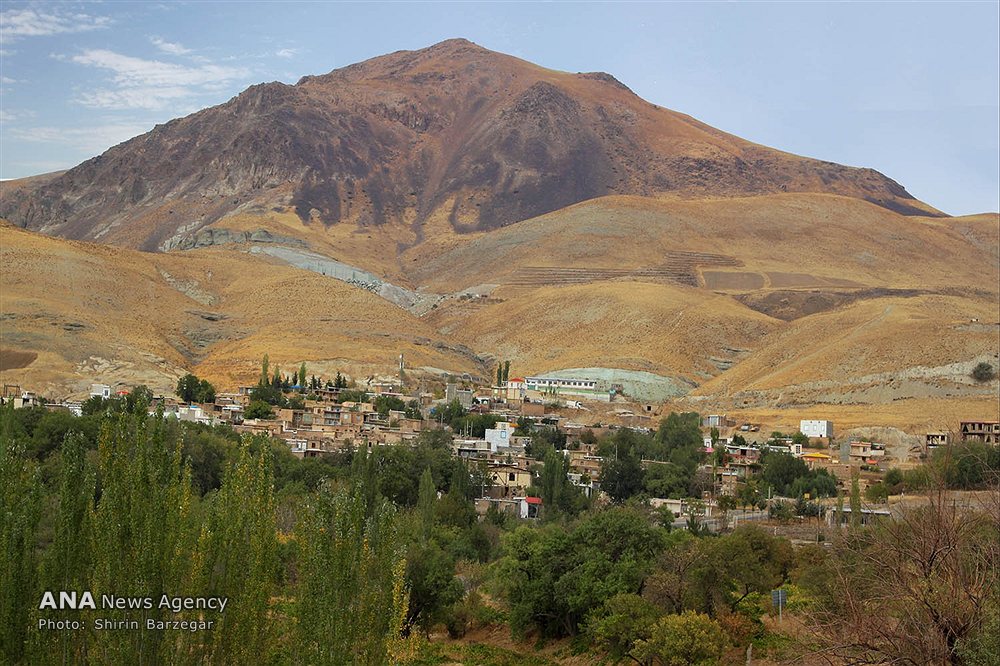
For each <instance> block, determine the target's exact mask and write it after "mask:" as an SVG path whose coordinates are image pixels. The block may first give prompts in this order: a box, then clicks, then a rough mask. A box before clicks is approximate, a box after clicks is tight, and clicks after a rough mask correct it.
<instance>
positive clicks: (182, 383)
mask: <svg viewBox="0 0 1000 666" xmlns="http://www.w3.org/2000/svg"><path fill="white" fill-rule="evenodd" d="M200 392H201V382H200V380H199V379H198V378H197V377H195V376H194V375H192V374H191V373H190V372H189V373H188V374H186V375H184V376H183V377H181V378H180V379H178V380H177V389H176V391H175V393H176V394H177V397H178V398H180V399H181V400H182V401H183V402H197V400H198V395H199V393H200Z"/></svg>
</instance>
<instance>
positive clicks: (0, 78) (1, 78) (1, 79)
mask: <svg viewBox="0 0 1000 666" xmlns="http://www.w3.org/2000/svg"><path fill="white" fill-rule="evenodd" d="M0 83H17V79H12V78H10V77H9V76H0Z"/></svg>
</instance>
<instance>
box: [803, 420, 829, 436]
mask: <svg viewBox="0 0 1000 666" xmlns="http://www.w3.org/2000/svg"><path fill="white" fill-rule="evenodd" d="M799 432H801V433H802V434H803V435H805V436H806V437H827V438H829V437H833V421H816V420H813V419H803V420H802V421H799Z"/></svg>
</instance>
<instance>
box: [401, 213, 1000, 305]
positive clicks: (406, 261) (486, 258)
mask: <svg viewBox="0 0 1000 666" xmlns="http://www.w3.org/2000/svg"><path fill="white" fill-rule="evenodd" d="M997 227H998V217H997V216H996V215H982V216H972V217H968V218H947V219H938V218H924V217H913V216H909V217H908V216H903V215H899V214H897V213H894V212H892V211H889V210H886V209H885V208H881V207H879V206H875V205H873V204H870V203H867V202H864V201H860V200H857V199H852V198H848V197H840V196H834V195H823V194H780V195H771V196H757V197H743V198H725V199H698V200H691V199H649V198H641V197H621V196H616V197H603V198H601V199H595V200H593V201H586V202H583V203H580V204H576V205H574V206H570V207H569V208H566V209H564V210H560V211H556V212H554V213H550V214H548V215H543V216H541V217H538V218H534V219H532V220H527V221H525V222H522V223H520V224H517V225H513V226H510V227H505V228H503V229H500V230H497V231H495V232H491V233H486V234H478V235H476V236H475V237H473V238H471V239H467V238H462V237H456V236H454V235H451V236H449V235H447V234H445V233H438V234H436V235H435V236H433V237H432V238H429V239H428V240H426V241H425V242H424V243H423V244H422V245H420V246H418V247H416V248H413V249H411V250H409V251H407V252H406V253H404V254H403V256H402V258H401V264H402V265H403V266H404V267H405V269H406V270H407V272H408V276H409V277H410V281H411V282H413V283H414V284H418V285H426V287H427V288H428V289H430V290H449V289H450V290H454V289H456V288H466V287H470V286H473V285H479V284H483V283H496V284H508V283H510V282H511V281H516V280H517V278H518V277H519V275H518V272H519V271H521V272H523V269H524V268H525V267H528V266H531V267H550V268H566V267H573V268H616V269H618V268H624V269H647V270H648V269H656V268H658V267H662V266H664V265H666V264H668V263H669V262H670V259H671V257H670V253H671V252H698V253H706V254H711V255H718V256H719V257H723V258H725V259H728V260H731V262H733V263H736V264H739V265H735V266H734V265H729V266H725V265H723V266H712V265H710V264H708V265H702V270H701V271H700V273H701V276H700V282H701V284H703V285H706V286H708V287H709V288H710V289H717V290H721V291H731V292H746V291H755V290H759V289H767V288H775V289H779V288H792V289H802V288H807V289H808V288H824V287H860V286H869V287H889V288H901V289H931V290H933V289H940V288H955V289H979V290H983V291H989V292H993V293H996V291H997V289H998V287H997V279H998V275H1000V273H998V266H997V261H996V256H997V252H998V250H997V248H998V246H1000V243H998V240H997V232H996V230H997ZM991 230H992V231H991ZM705 272H707V273H708V275H707V276H706V275H704V273H705Z"/></svg>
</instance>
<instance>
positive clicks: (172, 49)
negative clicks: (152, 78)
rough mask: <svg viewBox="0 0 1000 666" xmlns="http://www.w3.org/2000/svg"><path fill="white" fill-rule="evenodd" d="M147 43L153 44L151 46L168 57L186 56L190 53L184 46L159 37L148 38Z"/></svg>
mask: <svg viewBox="0 0 1000 666" xmlns="http://www.w3.org/2000/svg"><path fill="white" fill-rule="evenodd" d="M149 41H151V42H152V43H153V46H155V47H156V48H158V49H160V50H161V51H163V52H164V53H169V54H170V55H187V54H189V53H191V49H189V48H187V47H185V46H184V45H182V44H178V43H177V42H168V41H167V40H165V39H163V38H161V37H150V38H149Z"/></svg>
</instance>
